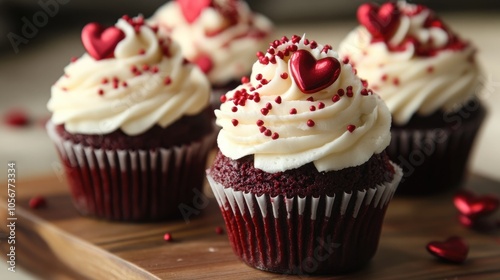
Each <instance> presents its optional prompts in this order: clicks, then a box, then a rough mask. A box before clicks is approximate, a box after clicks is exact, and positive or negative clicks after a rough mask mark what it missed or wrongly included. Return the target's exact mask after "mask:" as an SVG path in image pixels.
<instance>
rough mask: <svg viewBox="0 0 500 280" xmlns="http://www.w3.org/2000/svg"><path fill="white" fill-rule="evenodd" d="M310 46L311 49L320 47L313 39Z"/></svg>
mask: <svg viewBox="0 0 500 280" xmlns="http://www.w3.org/2000/svg"><path fill="white" fill-rule="evenodd" d="M309 47H311V49H315V48H317V47H318V43H316V41H311V45H310V46H309Z"/></svg>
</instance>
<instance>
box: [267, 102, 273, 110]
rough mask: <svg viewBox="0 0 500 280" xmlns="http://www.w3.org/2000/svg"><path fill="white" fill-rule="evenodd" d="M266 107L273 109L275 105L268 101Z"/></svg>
mask: <svg viewBox="0 0 500 280" xmlns="http://www.w3.org/2000/svg"><path fill="white" fill-rule="evenodd" d="M266 108H267V109H268V110H271V109H272V108H273V105H272V104H271V103H269V102H267V103H266Z"/></svg>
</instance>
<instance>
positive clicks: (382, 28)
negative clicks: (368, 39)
mask: <svg viewBox="0 0 500 280" xmlns="http://www.w3.org/2000/svg"><path fill="white" fill-rule="evenodd" d="M357 16H358V21H359V23H361V24H362V25H363V26H364V27H366V29H367V30H368V31H369V32H370V33H371V34H372V35H373V37H375V38H383V39H385V40H387V39H389V38H391V37H392V35H394V32H395V31H396V29H397V27H398V24H399V19H400V11H399V9H398V6H397V4H396V3H385V4H383V5H382V6H380V7H379V6H377V5H376V4H373V3H366V4H363V5H361V6H360V7H359V8H358V13H357Z"/></svg>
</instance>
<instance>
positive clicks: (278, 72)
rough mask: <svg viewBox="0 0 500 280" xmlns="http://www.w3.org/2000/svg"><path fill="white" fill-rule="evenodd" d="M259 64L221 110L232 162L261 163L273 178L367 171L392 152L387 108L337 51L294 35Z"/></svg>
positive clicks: (223, 140)
mask: <svg viewBox="0 0 500 280" xmlns="http://www.w3.org/2000/svg"><path fill="white" fill-rule="evenodd" d="M257 56H258V60H257V61H256V62H255V63H254V64H253V67H252V74H251V76H250V77H243V78H242V84H241V85H240V86H238V87H237V88H235V89H234V90H231V91H229V92H228V93H227V94H226V95H224V96H222V98H221V101H222V102H223V103H222V105H221V107H220V110H215V114H216V117H217V120H216V123H217V124H218V125H219V126H221V127H222V129H221V131H220V133H219V136H218V145H219V148H220V151H221V152H222V153H223V154H224V155H225V156H226V157H228V158H231V159H233V160H237V159H240V158H242V157H244V156H247V155H253V157H254V165H255V167H256V168H259V169H261V170H263V171H266V172H269V173H275V172H280V171H285V170H290V169H294V168H298V167H300V166H303V165H305V164H307V163H313V164H314V165H315V167H316V169H317V170H318V171H320V172H323V171H333V170H340V169H344V168H348V167H353V166H358V165H361V164H363V163H365V162H366V161H368V159H369V158H370V157H372V155H374V154H378V153H381V152H382V151H383V150H384V149H385V148H386V147H387V146H388V144H389V142H390V138H391V136H390V132H389V129H390V124H391V116H390V113H389V111H388V109H387V107H386V106H385V104H384V103H383V101H382V100H381V99H380V97H379V96H377V95H376V94H374V93H373V91H372V90H370V89H368V88H366V86H365V84H364V83H363V82H362V81H361V80H360V79H359V78H358V77H357V76H356V75H355V73H354V70H353V68H352V67H351V65H350V64H349V63H346V62H345V61H341V60H340V59H339V56H338V54H337V53H336V52H335V51H333V50H332V48H331V46H329V45H324V46H323V45H320V44H318V43H317V42H315V41H312V40H311V41H310V40H308V39H306V38H304V37H302V38H301V37H299V36H296V35H294V36H292V37H291V38H290V39H288V38H287V37H283V38H281V40H275V41H274V42H272V43H271V47H269V49H268V50H267V52H266V53H262V52H259V53H258V54H257Z"/></svg>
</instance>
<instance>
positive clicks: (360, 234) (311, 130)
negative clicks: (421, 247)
mask: <svg viewBox="0 0 500 280" xmlns="http://www.w3.org/2000/svg"><path fill="white" fill-rule="evenodd" d="M243 81H244V82H245V83H243V84H242V85H240V86H238V87H237V88H236V89H234V90H232V91H230V92H228V93H227V94H226V95H225V96H224V98H223V101H224V103H223V104H222V105H221V107H220V110H216V111H215V114H216V116H217V120H216V123H217V124H218V125H219V126H221V127H222V129H221V131H220V133H219V136H218V146H219V149H220V151H219V153H218V155H217V157H216V159H215V162H214V163H213V166H212V167H211V168H210V169H209V170H208V171H207V177H208V180H209V183H210V185H211V187H212V190H213V192H214V194H215V197H216V198H217V201H218V203H219V205H220V209H221V212H222V215H223V217H224V220H225V222H226V227H227V231H228V235H229V240H230V242H231V245H232V247H233V249H234V252H235V253H236V255H237V256H238V257H239V258H240V259H241V260H242V261H243V262H245V263H247V264H248V265H250V266H252V267H255V268H258V269H262V270H267V271H271V272H276V273H287V274H339V273H343V272H346V271H351V270H355V269H359V268H360V267H362V266H363V265H365V264H366V263H367V262H368V261H369V260H370V259H371V258H372V257H373V256H374V254H375V252H376V249H377V245H378V241H379V237H380V231H381V227H382V222H383V218H384V214H385V211H386V209H387V206H388V203H389V201H390V199H391V198H392V195H393V193H394V191H395V190H396V188H397V185H398V183H399V180H400V178H401V170H400V168H399V167H397V166H396V165H394V164H393V163H392V162H391V161H389V159H388V157H387V155H386V154H385V148H386V147H387V145H388V144H389V142H390V131H389V129H390V123H391V117H390V113H389V111H388V109H387V107H386V106H385V104H384V103H383V102H382V101H381V99H380V98H379V97H378V96H377V95H376V94H374V93H373V92H372V91H371V90H370V89H368V88H366V87H365V86H364V85H363V84H362V82H361V80H360V79H359V78H358V77H357V76H356V75H355V74H354V71H353V69H352V67H351V65H350V64H346V63H343V62H341V61H339V57H338V55H337V53H336V52H334V51H332V50H331V47H330V46H328V45H326V46H322V45H319V44H318V43H317V42H315V41H310V40H308V39H305V38H300V37H298V36H292V37H291V38H290V39H288V38H286V37H283V38H282V39H281V40H276V41H274V42H273V43H272V44H271V47H270V48H269V49H268V51H267V53H266V54H262V55H261V56H260V57H259V61H257V62H256V63H255V64H254V66H253V72H252V75H251V77H250V78H249V79H246V78H245V79H243Z"/></svg>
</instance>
